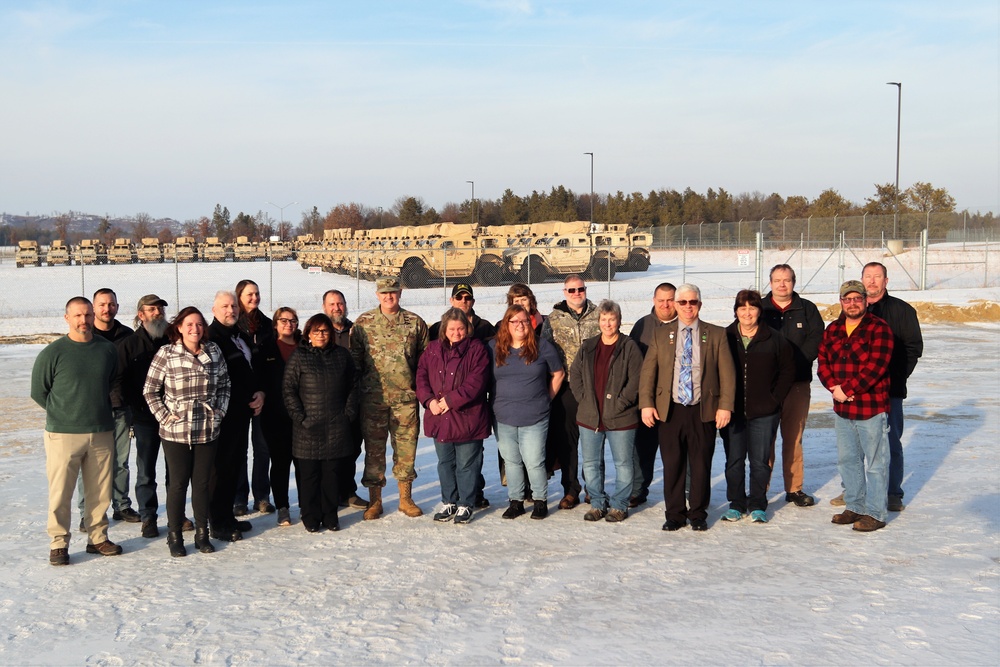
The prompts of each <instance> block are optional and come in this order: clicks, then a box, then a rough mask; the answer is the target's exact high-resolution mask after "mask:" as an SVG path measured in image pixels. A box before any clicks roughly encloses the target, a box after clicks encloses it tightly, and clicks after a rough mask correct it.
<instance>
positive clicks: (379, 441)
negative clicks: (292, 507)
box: [351, 308, 428, 488]
mask: <svg viewBox="0 0 1000 667" xmlns="http://www.w3.org/2000/svg"><path fill="white" fill-rule="evenodd" d="M427 344H428V336H427V325H426V324H425V323H424V321H423V320H422V319H420V317H419V316H418V315H416V314H414V313H411V312H410V311H408V310H403V309H402V308H401V309H400V310H399V312H398V313H396V314H395V315H388V316H387V315H385V314H383V313H382V311H381V310H380V309H379V308H374V309H372V310H369V311H368V312H366V313H364V314H362V315H361V316H360V317H358V319H357V320H355V322H354V328H353V334H352V335H351V355H352V356H353V357H354V363H355V364H356V365H357V367H358V370H359V371H360V374H361V434H362V436H363V437H364V439H365V472H364V475H362V477H361V483H362V484H363V485H364V486H365V487H367V488H371V487H373V486H378V487H383V486H385V445H386V439H387V438H388V437H389V436H390V435H391V436H392V464H393V465H392V475H393V477H395V478H396V480H397V481H400V482H409V481H413V480H414V479H416V477H417V473H416V470H415V469H414V461H415V460H416V457H417V437H418V436H419V433H420V413H419V412H418V410H417V394H416V374H417V360H418V359H419V358H420V355H421V354H422V353H423V351H424V349H425V348H426V347H427Z"/></svg>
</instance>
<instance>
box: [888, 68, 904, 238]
mask: <svg viewBox="0 0 1000 667" xmlns="http://www.w3.org/2000/svg"><path fill="white" fill-rule="evenodd" d="M885 85H887V86H896V192H895V195H896V202H895V211H894V212H893V214H892V238H896V225H897V224H898V221H899V125H900V121H901V120H902V118H903V83H902V82H901V81H887V82H886V84H885Z"/></svg>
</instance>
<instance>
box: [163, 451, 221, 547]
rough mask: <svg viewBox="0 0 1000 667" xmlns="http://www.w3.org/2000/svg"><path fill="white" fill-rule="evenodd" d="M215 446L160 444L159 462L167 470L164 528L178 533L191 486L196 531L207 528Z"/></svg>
mask: <svg viewBox="0 0 1000 667" xmlns="http://www.w3.org/2000/svg"><path fill="white" fill-rule="evenodd" d="M216 442H217V441H213V442H210V443H207V444H204V445H186V444H184V443H181V442H169V441H167V440H164V441H162V445H163V460H164V461H165V462H166V464H167V466H169V468H170V479H169V480H168V481H167V527H168V528H169V530H170V532H171V533H179V532H181V529H182V528H183V525H184V505H185V501H186V500H187V487H188V482H190V483H191V508H192V509H193V510H194V523H195V526H197V527H198V528H207V527H208V506H209V484H210V481H211V478H212V468H213V466H214V464H215V455H216ZM230 511H232V508H230Z"/></svg>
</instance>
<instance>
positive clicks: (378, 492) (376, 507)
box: [365, 486, 382, 521]
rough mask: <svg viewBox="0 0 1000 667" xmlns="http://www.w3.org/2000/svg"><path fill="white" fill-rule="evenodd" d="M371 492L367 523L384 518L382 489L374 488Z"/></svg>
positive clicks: (366, 515)
mask: <svg viewBox="0 0 1000 667" xmlns="http://www.w3.org/2000/svg"><path fill="white" fill-rule="evenodd" d="M370 490H371V500H370V501H368V509H366V510H365V521H371V520H372V519H377V518H379V517H380V516H382V487H381V486H373V487H372V488H371V489H370Z"/></svg>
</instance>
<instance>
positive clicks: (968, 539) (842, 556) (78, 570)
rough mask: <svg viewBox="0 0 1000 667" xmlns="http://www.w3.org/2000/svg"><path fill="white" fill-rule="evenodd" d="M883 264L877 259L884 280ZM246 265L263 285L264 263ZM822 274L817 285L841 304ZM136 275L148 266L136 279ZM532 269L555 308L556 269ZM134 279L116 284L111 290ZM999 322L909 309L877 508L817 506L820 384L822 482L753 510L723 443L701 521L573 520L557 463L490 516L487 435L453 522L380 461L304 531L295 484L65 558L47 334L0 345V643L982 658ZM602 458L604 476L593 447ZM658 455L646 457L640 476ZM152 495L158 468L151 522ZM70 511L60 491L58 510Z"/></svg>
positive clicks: (994, 615) (119, 653)
mask: <svg viewBox="0 0 1000 667" xmlns="http://www.w3.org/2000/svg"><path fill="white" fill-rule="evenodd" d="M261 266H263V265H261ZM198 268H202V267H198ZM206 268H208V267H206ZM796 268H798V265H796ZM817 268H818V267H817ZM240 269H241V271H242V273H244V274H248V275H251V277H256V276H253V274H252V273H251V271H250V270H249V269H248V268H247V267H240ZM288 269H289V270H294V271H298V272H300V274H302V275H305V272H302V271H301V269H299V268H298V267H297V266H294V265H290V266H289V267H288ZM960 270H961V269H956V271H960ZM11 271H13V269H12V270H11ZM19 271H22V272H24V270H23V269H22V270H19ZM806 272H807V273H810V274H811V273H812V271H810V270H809V269H808V267H807V268H806ZM30 273H31V275H32V276H33V281H34V282H35V283H44V284H37V285H33V286H32V289H34V290H37V291H38V292H39V293H42V292H46V291H47V293H48V294H49V295H50V297H49V298H51V299H52V300H55V301H56V302H57V303H60V304H61V303H64V302H65V298H68V297H65V298H64V297H63V295H62V293H63V291H65V286H64V285H62V284H57V283H55V282H52V283H48V282H47V281H48V280H49V278H47V277H46V278H43V277H44V276H53V277H54V276H58V275H59V270H58V268H53V269H51V270H49V269H47V268H43V269H39V270H35V271H33V272H30ZM801 273H803V272H801V271H800V274H801ZM857 273H860V269H858V270H857ZM854 274H855V271H853V270H852V271H851V274H850V275H849V277H854ZM6 275H7V276H8V277H9V276H10V274H9V273H8V274H6ZM107 275H108V277H109V278H111V277H113V275H114V274H113V273H110V272H109V273H108V274H107ZM296 275H298V274H296ZM239 277H242V276H239ZM892 277H893V274H892V272H891V269H890V290H891V289H892V287H893V283H892ZM688 278H689V280H691V281H693V282H696V283H698V282H699V280H698V276H689V277H688ZM665 279H666V280H672V281H673V282H675V283H679V282H680V276H679V275H674V274H673V270H672V268H671V267H668V266H660V265H654V270H653V271H651V272H650V273H648V274H622V280H621V282H619V281H616V283H615V285H614V291H615V297H616V298H618V299H619V300H621V301H622V302H623V308H624V309H625V311H626V320H634V318H635V317H637V316H639V315H642V314H644V313H645V312H647V310H648V307H649V298H650V296H651V294H652V291H653V287H654V286H655V285H656V284H657V283H658V282H660V281H661V280H665ZM302 280H305V281H310V282H308V283H306V284H307V285H308V286H309V288H308V292H305V291H304V290H303V292H302V294H298V293H297V292H295V293H294V294H295V298H299V299H300V300H301V302H302V303H303V304H305V303H317V305H318V295H319V294H320V293H321V292H322V291H323V290H324V289H327V288H328V287H331V286H342V287H343V286H344V283H342V282H339V281H344V279H343V278H340V277H335V276H319V277H306V278H303V279H302ZM801 280H802V276H801V275H800V281H801ZM108 282H109V284H111V286H112V287H118V284H116V281H114V280H109V281H108ZM258 282H260V283H261V286H262V291H264V289H266V288H265V287H264V286H265V285H266V284H267V279H266V274H264V277H262V278H260V279H258ZM748 282H749V278H746V279H743V280H742V283H748ZM232 284H235V280H227V282H226V283H225V284H218V282H211V283H210V284H208V281H206V285H205V287H204V290H203V292H204V294H207V295H208V296H207V297H204V296H200V297H199V299H200V301H199V304H200V305H202V306H203V307H204V308H205V309H206V310H207V308H208V307H209V305H210V299H211V294H212V293H213V292H214V290H215V289H219V288H220V287H226V286H231V285H232ZM350 284H352V283H347V285H350ZM76 285H77V286H79V282H77V283H76ZM9 286H10V283H8V287H9ZM97 286H98V285H93V288H96V287H97ZM367 287H368V290H369V291H372V290H371V285H370V284H367ZM594 287H595V289H592V293H591V298H592V299H596V298H600V297H601V296H604V294H603V293H601V292H599V289H600V290H603V289H606V288H605V287H604V286H600V288H599V289H598V288H597V286H596V285H595V286H594ZM703 287H705V285H703ZM126 289H131V290H132V291H136V289H137V288H136V287H134V286H133V285H131V283H129V284H123V285H122V288H121V290H120V291H125V290H126ZM139 289H141V287H140V288H139ZM832 289H833V288H830V292H831V293H828V294H811V295H810V298H812V299H813V300H815V301H817V302H822V303H832V302H833V295H832ZM349 290H350V288H348V289H347V290H345V291H347V293H348V301H349V302H351V303H353V301H354V298H353V295H352V292H351V291H349ZM90 291H92V289H91V290H90ZM147 291H154V290H153V289H148V290H142V291H139V292H138V293H139V294H143V293H145V292H147ZM504 291H505V290H504V289H503V288H484V289H482V290H480V289H478V288H477V297H478V298H479V303H477V306H481V310H482V312H483V314H484V315H485V316H487V317H488V318H490V319H496V318H497V317H498V316H499V315H498V313H499V311H500V305H499V303H500V295H501V294H502V293H503V292H504ZM997 291H998V290H997V289H996V288H988V289H965V288H962V289H957V288H956V289H954V290H951V289H945V290H935V291H929V292H919V293H918V292H896V293H897V294H898V295H899V296H902V297H903V298H906V299H908V300H923V301H938V302H948V301H952V302H956V303H966V302H967V301H970V300H972V299H977V298H985V299H991V300H997V297H998V294H997ZM429 292H431V290H426V291H408V292H404V295H403V303H404V307H405V306H407V304H408V303H409V304H417V307H415V308H414V309H415V310H417V311H418V312H420V313H421V314H422V315H424V316H425V317H426V318H432V317H434V316H435V312H436V311H437V312H439V311H440V310H441V309H442V308H441V304H442V303H443V300H444V295H443V290H433V292H434V295H432V296H428V293H429ZM538 292H539V294H540V298H539V302H540V304H542V307H543V309H546V310H547V308H548V307H549V305H550V304H551V303H552V302H554V301H555V300H557V299H558V293H559V285H557V284H548V285H545V286H543V287H542V288H541V289H539V290H538ZM734 293H735V290H731V289H728V288H726V289H725V290H722V288H712V289H706V295H707V303H706V307H705V309H704V310H703V316H704V318H705V319H707V320H709V321H714V322H716V323H719V324H725V323H728V322H729V321H730V318H731V314H732V294H734ZM288 294H292V292H291V291H289V292H288ZM16 296H17V295H16V293H15V292H13V291H12V290H11V289H8V290H7V294H6V296H5V297H4V298H5V302H6V304H5V305H6V306H8V308H5V312H3V313H2V321H0V328H2V333H5V334H8V333H20V332H24V333H32V332H34V333H37V332H41V331H62V330H64V325H63V324H62V321H61V318H58V317H52V318H51V319H50V320H48V321H42V320H36V321H34V325H35V326H33V327H28V326H26V325H25V324H24V323H23V322H21V323H18V322H17V321H16V319H15V318H13V317H12V316H11V310H10V308H9V306H10V303H11V301H12V299H15V298H16ZM167 298H168V300H170V299H169V297H167ZM264 298H265V300H266V299H267V294H265V295H264ZM283 298H289V299H291V297H283ZM366 298H367V297H366ZM60 299H61V301H60ZM206 299H207V302H206ZM134 301H135V296H132V295H131V294H130V298H127V299H126V298H123V299H122V302H123V303H125V304H126V306H125V308H124V309H123V313H122V314H123V315H124V314H125V313H126V312H128V306H129V305H131V304H132V303H134ZM275 305H278V304H277V303H276V304H275ZM171 306H174V304H173V303H171ZM60 307H61V306H60ZM352 310H353V311H355V312H356V311H357V310H358V308H352ZM170 311H171V312H176V309H175V308H173V307H172V308H171V309H170ZM300 314H301V313H300ZM40 322H41V324H42V327H41V328H38V325H39V323H40ZM998 333H1000V326H998V325H996V324H964V325H951V324H930V325H925V326H924V340H925V352H924V357H923V359H921V361H920V364H919V365H918V366H917V370H916V372H915V373H914V376H913V377H912V379H911V382H910V390H909V393H910V398H909V399H908V400H907V402H906V408H907V423H906V426H907V428H906V433H905V435H904V438H903V442H904V445H905V451H906V468H907V478H906V481H905V484H904V487H905V490H906V503H907V508H906V510H905V511H904V512H902V513H900V514H894V515H891V517H890V521H889V525H888V526H887V527H886V528H885V529H884V530H880V531H878V532H875V533H871V534H862V533H858V532H855V531H852V530H851V529H850V527H842V526H835V525H833V524H831V523H830V517H831V516H832V515H833V514H834V511H835V510H834V508H832V507H831V506H830V505H829V503H828V501H829V499H830V498H831V497H833V496H835V495H837V494H838V493H839V492H840V480H839V476H838V473H837V468H836V445H835V436H834V432H833V425H832V417H831V414H832V408H831V404H830V398H829V395H828V394H827V392H825V391H824V390H822V389H821V388H819V386H818V385H816V384H814V391H813V406H812V413H811V416H810V420H809V425H808V427H807V432H806V442H805V462H806V474H805V478H806V486H805V488H806V490H807V491H809V492H812V493H814V494H815V495H816V496H817V505H816V506H815V507H812V508H798V507H795V506H794V505H790V504H786V503H785V501H784V493H783V491H782V489H781V488H780V487H781V482H780V472H779V473H778V474H776V475H775V477H774V478H773V485H772V492H771V496H770V498H771V501H772V504H771V506H770V508H769V509H768V514H769V516H770V523H768V524H766V525H759V524H751V523H749V522H748V521H741V522H739V523H736V524H724V523H722V522H720V521H719V516H720V515H721V513H722V512H723V511H724V509H725V508H726V507H727V503H726V500H725V483H724V479H723V471H722V468H723V465H722V464H723V459H724V456H723V455H722V452H721V444H720V446H719V448H718V451H717V454H716V457H715V464H714V466H713V495H712V506H711V509H710V513H709V525H710V530H709V531H708V532H706V533H695V532H692V531H691V530H689V529H685V530H682V531H678V532H675V533H666V532H663V531H661V530H660V527H661V524H662V523H663V501H662V498H660V497H659V495H658V494H654V495H652V496H651V500H655V502H654V503H651V504H647V505H645V506H643V507H641V508H639V509H638V510H636V511H633V513H632V515H631V516H630V517H629V518H628V520H626V521H625V522H623V523H620V524H609V523H606V522H599V523H585V522H584V521H583V514H584V511H585V509H586V506H581V507H579V508H577V509H574V510H569V511H560V510H557V509H556V508H555V503H556V502H557V501H558V499H559V497H560V496H561V495H562V494H561V488H560V487H559V485H558V473H557V474H556V477H555V478H554V479H553V480H552V481H551V483H550V484H551V485H550V487H549V500H550V508H551V509H552V510H553V512H552V514H551V515H550V516H549V518H547V519H545V520H544V521H530V520H528V519H527V517H523V518H521V519H518V520H515V521H506V520H501V518H500V514H501V512H502V511H503V509H504V506H505V505H506V494H505V491H506V490H505V489H504V488H503V487H501V486H500V483H499V478H498V474H497V464H496V443H495V441H494V440H493V439H490V440H488V441H487V443H486V451H487V457H486V463H485V466H484V473H485V475H486V479H487V489H486V493H487V496H488V498H489V499H490V500H491V501H492V503H493V506H492V507H491V508H489V509H488V510H485V511H482V512H478V513H477V514H476V516H475V518H474V520H473V521H472V523H471V524H469V525H466V526H456V525H453V524H450V523H449V524H436V523H434V522H433V521H432V520H431V518H430V517H429V516H424V517H422V518H420V519H409V518H407V517H405V516H403V515H402V514H400V513H398V512H396V511H395V510H396V507H397V500H398V496H397V494H396V486H395V483H394V482H392V481H390V482H389V486H388V487H387V488H386V492H387V496H386V497H387V499H388V506H387V514H386V516H385V517H384V518H382V519H381V520H378V521H368V522H365V521H362V520H361V512H360V511H358V510H348V511H344V513H343V514H342V515H341V526H342V530H341V531H340V532H337V533H319V534H309V533H306V531H305V530H303V528H302V526H301V524H299V523H297V507H295V506H294V503H295V494H294V487H293V494H292V502H293V508H292V514H293V518H295V519H296V523H295V525H293V526H292V527H290V528H279V527H277V526H276V522H275V518H274V515H268V516H260V515H257V516H254V517H251V520H252V522H253V524H254V529H253V531H252V532H250V533H249V534H247V536H246V539H244V540H243V541H242V542H238V543H234V544H228V543H221V542H216V543H215V544H216V547H217V549H218V551H217V552H216V553H215V554H211V555H202V554H198V553H191V554H190V555H189V556H188V557H187V558H184V559H176V558H171V557H170V556H169V554H168V552H167V547H166V539H165V534H164V537H161V538H159V539H155V540H145V539H143V538H141V537H140V536H139V533H138V526H137V525H136V524H125V523H115V522H112V526H111V528H110V537H111V539H112V540H114V541H115V542H118V543H120V544H121V545H122V546H123V547H124V549H125V553H124V555H122V556H120V557H117V558H104V557H101V556H91V555H87V554H85V553H84V552H83V547H84V544H85V537H84V536H82V535H81V534H79V533H74V535H73V541H72V543H71V545H70V554H71V558H72V564H71V565H70V566H69V567H65V568H54V567H51V566H50V565H49V564H48V562H47V556H48V538H47V536H46V534H45V520H46V506H47V494H46V480H45V472H44V452H43V449H42V440H41V431H42V428H43V424H44V417H43V413H42V411H41V410H40V409H38V408H37V407H35V406H34V404H33V403H31V401H30V399H28V398H27V396H28V389H29V377H30V371H31V365H32V362H33V359H34V357H35V356H36V355H37V353H38V351H39V350H40V349H41V346H38V345H6V346H0V364H2V368H3V369H4V378H5V381H4V382H3V384H2V386H0V408H2V409H0V506H2V507H3V508H4V512H2V513H0V663H2V664H10V665H23V664H30V665H36V664H60V665H61V664H97V665H118V664H139V665H152V664H225V665H230V664H252V665H264V664H268V665H271V664H277V665H283V664H372V663H376V664H384V663H389V664H398V663H429V664H455V665H480V664H498V663H499V664H531V665H534V664H578V665H579V664H585V665H592V664H630V665H632V664H635V665H654V664H868V663H878V664H919V665H923V664H977V665H995V664H998V663H1000V531H998V528H1000V454H998V450H997V446H996V443H997V442H998V440H1000V398H998V397H1000V337H998ZM991 443H992V444H991ZM436 464H437V461H436V456H435V454H434V448H433V444H432V442H431V441H430V440H428V439H427V438H422V439H421V441H420V445H419V451H418V456H417V468H418V474H419V478H418V479H417V481H416V483H415V485H414V495H415V498H416V500H417V501H418V503H419V504H420V505H421V507H423V509H424V511H425V512H428V513H429V512H430V510H432V508H433V507H434V506H435V505H437V504H438V503H439V502H440V496H439V487H438V480H437V470H436ZM607 467H608V477H609V480H608V484H609V485H613V484H614V473H613V471H614V466H613V464H612V462H611V461H610V457H609V460H608V462H607ZM161 473H162V462H161ZM659 479H660V469H659V467H658V468H657V482H655V483H654V489H657V488H658V486H657V485H658V483H659ZM159 480H160V483H161V485H162V474H161V476H160V478H159ZM133 482H134V479H133ZM133 497H134V496H133ZM164 500H165V497H164V494H163V492H162V487H161V493H160V502H161V528H162V525H163V524H164V523H165V510H164V509H163V507H162V504H163V502H164ZM78 519H79V517H78V515H77V513H76V511H75V510H74V515H73V521H74V525H75V523H76V522H77V521H78Z"/></svg>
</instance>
